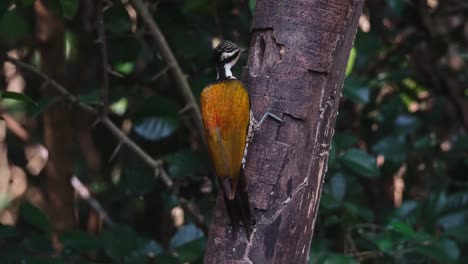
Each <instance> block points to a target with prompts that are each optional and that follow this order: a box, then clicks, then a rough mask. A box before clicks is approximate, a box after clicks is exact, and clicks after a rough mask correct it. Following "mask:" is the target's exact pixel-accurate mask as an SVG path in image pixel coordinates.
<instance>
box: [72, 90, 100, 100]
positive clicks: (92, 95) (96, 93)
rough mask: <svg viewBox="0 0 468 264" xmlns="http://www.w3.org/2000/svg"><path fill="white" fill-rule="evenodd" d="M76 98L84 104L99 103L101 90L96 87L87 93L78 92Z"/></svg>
mask: <svg viewBox="0 0 468 264" xmlns="http://www.w3.org/2000/svg"><path fill="white" fill-rule="evenodd" d="M77 97H78V100H79V101H80V102H82V103H85V104H100V103H101V98H102V90H100V89H96V90H93V91H91V92H89V93H83V94H79V95H78V96H77Z"/></svg>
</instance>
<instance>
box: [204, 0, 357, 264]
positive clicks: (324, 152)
mask: <svg viewBox="0 0 468 264" xmlns="http://www.w3.org/2000/svg"><path fill="white" fill-rule="evenodd" d="M363 2H364V1H363V0H347V1H343V0H330V1H322V0H291V1H267V0H260V1H257V7H256V11H255V16H254V20H253V26H252V40H251V43H250V54H249V62H248V65H247V67H245V68H244V71H243V77H244V78H243V81H244V82H245V84H246V86H247V87H248V89H249V90H250V96H251V100H252V108H253V111H254V113H255V116H256V117H257V118H258V117H260V116H261V115H262V113H263V112H264V111H265V109H267V107H268V105H269V104H270V103H271V102H272V100H273V98H278V99H279V100H278V101H277V103H276V105H275V107H274V108H273V112H274V113H275V114H277V115H279V116H281V117H282V118H283V121H284V123H278V122H275V121H267V122H265V123H264V125H263V127H262V129H261V130H260V131H259V132H257V134H256V136H255V139H254V142H253V144H252V145H251V147H250V149H249V156H248V159H247V164H246V174H247V177H248V179H249V187H248V189H249V193H250V199H251V203H252V205H253V207H254V209H255V210H254V215H255V218H256V221H257V225H256V228H255V230H254V231H253V234H252V236H251V238H250V240H248V239H247V238H246V235H245V231H244V230H242V231H241V233H240V234H238V235H237V239H236V238H234V236H233V235H232V234H231V233H230V228H229V226H228V225H229V220H228V217H227V214H226V211H225V208H224V205H223V201H222V197H221V196H218V201H217V206H216V209H215V212H214V219H213V223H212V225H211V227H210V232H209V239H208V244H207V251H206V255H205V263H306V261H307V259H308V255H309V254H308V253H309V248H310V243H311V238H312V234H313V230H314V223H315V219H316V216H317V209H318V206H319V201H320V194H321V190H322V184H323V180H324V175H325V173H326V171H327V161H328V151H329V148H330V143H331V139H332V136H333V133H334V129H333V128H334V124H335V120H336V115H337V111H338V103H339V99H340V97H341V90H342V84H343V79H344V75H345V68H346V64H347V59H348V55H349V52H350V49H351V46H352V44H353V40H354V36H355V33H356V28H357V23H358V19H359V16H360V14H361V10H362V6H363Z"/></svg>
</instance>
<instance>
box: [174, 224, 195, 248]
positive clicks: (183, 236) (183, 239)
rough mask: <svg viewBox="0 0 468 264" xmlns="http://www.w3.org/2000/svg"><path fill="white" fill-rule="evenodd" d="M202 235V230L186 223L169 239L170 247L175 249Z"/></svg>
mask: <svg viewBox="0 0 468 264" xmlns="http://www.w3.org/2000/svg"><path fill="white" fill-rule="evenodd" d="M202 237H203V231H202V230H201V229H200V228H198V227H197V226H195V225H194V224H188V225H185V226H183V227H182V228H181V229H179V230H178V231H177V232H176V233H175V234H174V236H172V238H171V241H170V243H169V244H170V247H171V248H173V249H175V248H178V247H180V246H182V245H184V244H186V243H189V242H192V241H194V240H197V239H200V238H202Z"/></svg>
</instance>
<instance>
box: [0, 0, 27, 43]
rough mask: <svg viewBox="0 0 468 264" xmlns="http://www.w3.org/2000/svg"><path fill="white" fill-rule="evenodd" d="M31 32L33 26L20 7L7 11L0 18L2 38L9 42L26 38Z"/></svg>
mask: <svg viewBox="0 0 468 264" xmlns="http://www.w3.org/2000/svg"><path fill="white" fill-rule="evenodd" d="M3 1H5V0H2V2H3ZM30 32H31V27H30V26H29V23H28V22H27V20H26V17H25V15H24V14H23V13H21V12H20V11H19V9H18V8H16V9H15V10H12V11H7V12H6V13H5V14H4V15H3V16H2V17H1V20H0V39H1V40H2V41H3V42H7V43H9V44H11V43H15V42H16V41H18V40H20V39H22V38H25V37H26V36H27V35H28V34H29V33H30Z"/></svg>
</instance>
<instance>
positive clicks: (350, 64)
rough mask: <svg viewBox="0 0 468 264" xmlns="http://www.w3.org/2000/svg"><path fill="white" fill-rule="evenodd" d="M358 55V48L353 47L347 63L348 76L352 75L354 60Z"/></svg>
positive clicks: (346, 74)
mask: <svg viewBox="0 0 468 264" xmlns="http://www.w3.org/2000/svg"><path fill="white" fill-rule="evenodd" d="M356 55H357V53H356V48H355V47H353V48H352V49H351V51H350V53H349V58H348V64H347V65H346V73H345V76H346V77H348V75H350V74H351V72H353V68H354V62H356Z"/></svg>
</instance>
